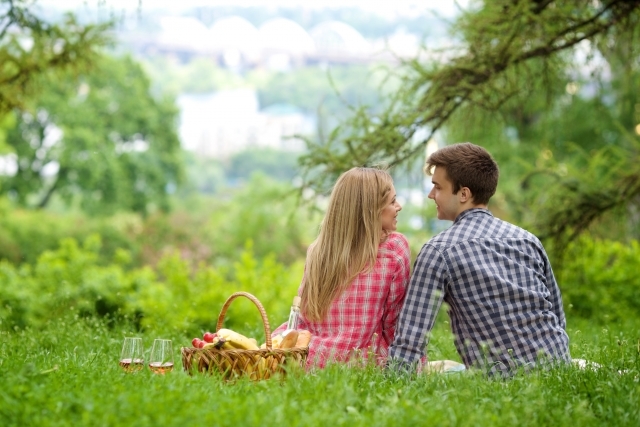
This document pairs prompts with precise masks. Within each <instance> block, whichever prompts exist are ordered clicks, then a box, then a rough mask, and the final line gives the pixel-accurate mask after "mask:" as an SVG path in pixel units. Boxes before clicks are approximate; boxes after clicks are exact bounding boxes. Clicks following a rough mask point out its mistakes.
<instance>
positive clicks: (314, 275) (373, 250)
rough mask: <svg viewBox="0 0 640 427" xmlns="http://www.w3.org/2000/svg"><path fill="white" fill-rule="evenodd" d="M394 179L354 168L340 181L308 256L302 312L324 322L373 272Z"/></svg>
mask: <svg viewBox="0 0 640 427" xmlns="http://www.w3.org/2000/svg"><path fill="white" fill-rule="evenodd" d="M392 186H393V180H392V178H391V175H389V173H388V172H386V171H384V170H382V169H377V168H353V169H350V170H348V171H347V172H345V173H343V174H342V175H341V176H340V178H338V180H337V181H336V183H335V185H334V187H333V190H332V192H331V197H330V198H329V206H328V208H327V212H326V214H325V217H324V219H323V220H322V224H321V226H320V232H319V234H318V238H317V239H316V240H315V242H314V243H313V244H312V246H311V247H310V249H309V252H308V254H307V262H306V267H305V275H304V279H303V287H302V295H301V296H302V311H303V313H304V315H305V317H306V318H307V319H308V320H311V321H321V320H322V319H324V317H325V316H326V314H327V312H328V310H329V306H330V305H331V303H332V302H333V300H334V299H336V298H337V297H338V296H340V295H341V294H342V292H344V290H345V289H346V288H347V287H348V286H349V284H350V283H351V281H352V280H353V279H354V278H355V277H356V276H357V275H358V274H360V273H361V272H362V271H364V270H366V269H367V268H372V267H373V266H374V264H375V261H376V257H377V254H378V246H379V245H380V242H381V241H382V239H383V237H384V236H383V230H382V222H381V219H380V215H381V213H382V209H383V208H384V207H385V205H386V204H387V203H388V202H389V200H388V198H389V194H390V192H391V188H392Z"/></svg>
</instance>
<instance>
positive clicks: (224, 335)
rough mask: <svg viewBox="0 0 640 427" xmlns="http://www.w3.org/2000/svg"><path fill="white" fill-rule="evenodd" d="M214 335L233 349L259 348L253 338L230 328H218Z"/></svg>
mask: <svg viewBox="0 0 640 427" xmlns="http://www.w3.org/2000/svg"><path fill="white" fill-rule="evenodd" d="M216 335H217V336H218V337H219V338H220V341H223V345H227V344H228V345H229V346H231V347H233V349H235V350H259V347H258V345H257V343H256V341H255V340H252V339H249V338H247V337H245V336H244V335H242V334H239V333H237V332H235V331H232V330H231V329H224V328H223V329H220V330H218V332H216Z"/></svg>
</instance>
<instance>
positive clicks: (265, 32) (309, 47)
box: [258, 18, 315, 55]
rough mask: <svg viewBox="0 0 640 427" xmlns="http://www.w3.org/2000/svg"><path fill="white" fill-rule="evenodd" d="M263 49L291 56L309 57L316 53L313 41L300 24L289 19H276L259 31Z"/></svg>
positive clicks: (262, 26)
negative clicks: (308, 55)
mask: <svg viewBox="0 0 640 427" xmlns="http://www.w3.org/2000/svg"><path fill="white" fill-rule="evenodd" d="M258 32H259V34H260V41H261V43H262V48H263V49H264V50H267V51H273V52H285V53H288V54H290V55H307V54H310V53H313V52H314V51H315V43H314V42H313V39H312V38H311V36H310V35H309V33H307V31H306V30H305V29H304V28H302V27H301V26H300V25H299V24H298V23H296V22H294V21H292V20H290V19H287V18H274V19H270V20H269V21H267V22H265V23H264V24H262V25H261V26H260V28H259V29H258Z"/></svg>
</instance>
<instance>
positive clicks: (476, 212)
mask: <svg viewBox="0 0 640 427" xmlns="http://www.w3.org/2000/svg"><path fill="white" fill-rule="evenodd" d="M481 214H485V215H489V216H493V214H492V213H491V212H490V211H489V209H485V208H471V209H467V210H466V211H462V212H461V213H460V215H458V216H457V217H456V219H455V220H454V221H453V223H454V224H456V223H458V222H460V221H462V220H463V219H464V218H466V217H468V216H472V215H473V216H475V215H481Z"/></svg>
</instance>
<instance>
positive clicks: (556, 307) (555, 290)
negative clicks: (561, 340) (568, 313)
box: [542, 249, 567, 329]
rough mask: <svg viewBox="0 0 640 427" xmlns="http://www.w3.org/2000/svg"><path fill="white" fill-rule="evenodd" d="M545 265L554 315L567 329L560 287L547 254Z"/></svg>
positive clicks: (545, 255)
mask: <svg viewBox="0 0 640 427" xmlns="http://www.w3.org/2000/svg"><path fill="white" fill-rule="evenodd" d="M542 253H543V255H544V263H545V272H544V273H545V281H546V282H547V289H549V294H550V295H549V299H550V302H551V305H552V308H551V309H552V310H553V313H554V314H555V315H556V316H557V317H558V322H559V324H560V327H561V328H562V329H567V320H566V318H565V315H564V307H563V306H562V295H561V294H560V287H559V286H558V283H557V282H556V278H555V276H554V275H553V270H552V269H551V262H550V261H549V257H548V256H547V254H546V252H544V249H543V252H542Z"/></svg>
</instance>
